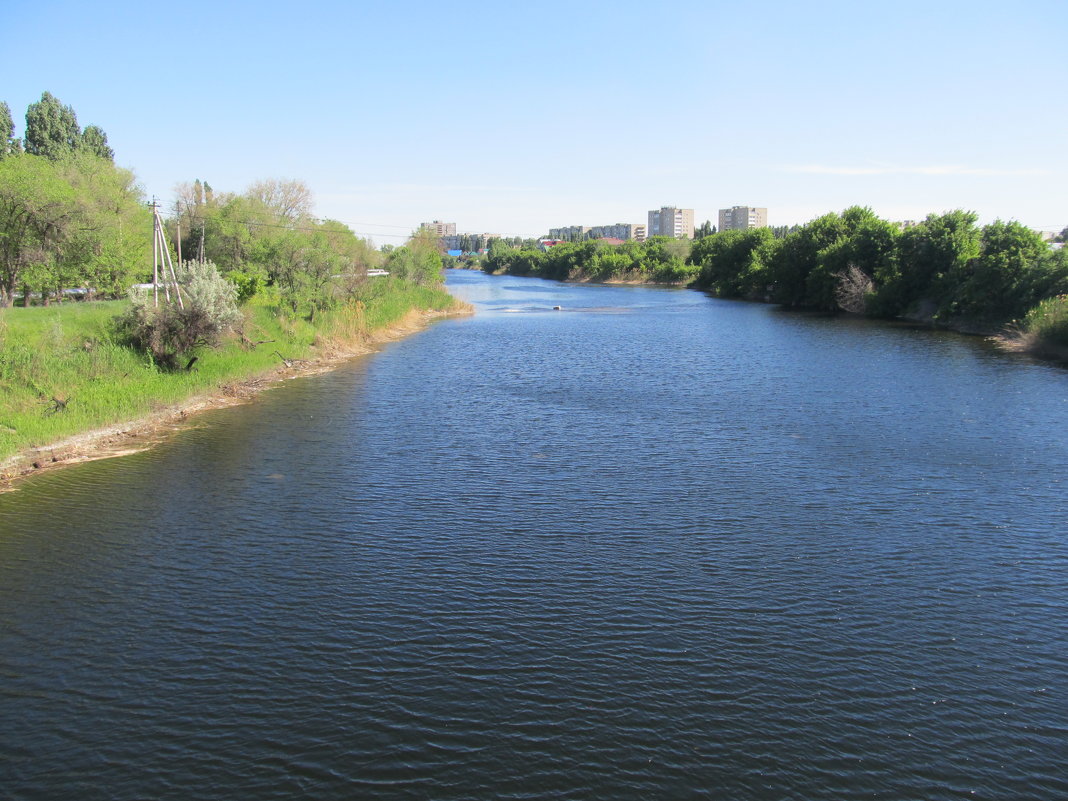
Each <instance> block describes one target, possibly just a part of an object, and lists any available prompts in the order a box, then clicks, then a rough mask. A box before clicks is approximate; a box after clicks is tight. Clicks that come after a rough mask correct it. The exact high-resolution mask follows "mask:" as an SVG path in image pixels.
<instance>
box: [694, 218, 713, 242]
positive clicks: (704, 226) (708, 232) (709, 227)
mask: <svg viewBox="0 0 1068 801" xmlns="http://www.w3.org/2000/svg"><path fill="white" fill-rule="evenodd" d="M714 233H716V226H714V225H713V224H712V221H711V220H705V221H704V222H703V223H701V224H700V225H699V226H697V227H696V228H695V229H694V232H693V238H694V239H704V238H705V237H706V236H712V234H714Z"/></svg>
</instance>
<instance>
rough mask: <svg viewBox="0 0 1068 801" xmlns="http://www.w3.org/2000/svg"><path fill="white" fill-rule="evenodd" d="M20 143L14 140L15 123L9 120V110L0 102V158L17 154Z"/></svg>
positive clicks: (20, 147) (20, 146)
mask: <svg viewBox="0 0 1068 801" xmlns="http://www.w3.org/2000/svg"><path fill="white" fill-rule="evenodd" d="M20 150H22V143H21V142H20V141H19V140H18V139H16V138H15V121H14V120H13V119H12V118H11V108H10V106H8V104H7V103H4V102H0V158H3V157H4V156H8V155H11V154H12V153H18V152H19V151H20Z"/></svg>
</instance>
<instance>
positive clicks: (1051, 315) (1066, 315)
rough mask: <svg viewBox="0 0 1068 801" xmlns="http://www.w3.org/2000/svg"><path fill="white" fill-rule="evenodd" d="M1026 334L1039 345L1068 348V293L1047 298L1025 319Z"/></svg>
mask: <svg viewBox="0 0 1068 801" xmlns="http://www.w3.org/2000/svg"><path fill="white" fill-rule="evenodd" d="M1023 329H1024V331H1025V334H1026V336H1028V338H1030V339H1031V340H1032V341H1033V342H1034V343H1035V344H1036V345H1038V346H1039V347H1041V346H1043V345H1045V346H1050V345H1052V346H1054V347H1057V348H1068V295H1058V296H1057V297H1055V298H1047V299H1046V300H1044V301H1042V302H1041V303H1039V304H1038V305H1037V306H1035V307H1034V308H1033V309H1031V311H1029V312H1028V313H1027V316H1026V317H1024V320H1023Z"/></svg>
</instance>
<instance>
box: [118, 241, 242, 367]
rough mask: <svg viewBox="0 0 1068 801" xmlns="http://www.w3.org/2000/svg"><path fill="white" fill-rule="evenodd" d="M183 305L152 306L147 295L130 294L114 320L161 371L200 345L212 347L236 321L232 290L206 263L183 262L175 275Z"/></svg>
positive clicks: (239, 318)
mask: <svg viewBox="0 0 1068 801" xmlns="http://www.w3.org/2000/svg"><path fill="white" fill-rule="evenodd" d="M178 283H179V287H180V289H181V293H182V299H183V303H182V305H181V306H179V305H178V302H177V298H173V299H172V300H171V301H169V302H164V303H162V304H161V305H160V306H155V305H154V304H153V303H152V302H151V301H150V298H149V296H148V294H147V293H144V292H136V293H135V294H133V295H131V298H130V300H131V304H130V309H129V311H128V312H126V314H124V315H123V316H121V317H120V318H119V320H118V327H119V330H120V332H121V333H122V334H123V335H124V336H125V337H126V339H127V340H128V341H129V342H130V343H131V344H132V345H133V346H134V347H136V348H138V349H140V350H143V351H145V352H146V353H148V354H149V355H150V356H151V357H152V361H153V362H155V363H156V364H157V365H158V366H159V367H161V368H163V369H164V370H175V369H177V368H178V367H179V366H180V360H181V359H182V358H183V357H184V356H188V355H190V354H191V353H192V352H193V351H194V350H196V349H197V348H200V347H207V346H214V345H217V344H218V342H219V339H220V337H221V336H222V335H223V334H224V333H225V332H226V331H228V330H229V329H230V328H232V327H233V326H234V325H235V324H236V323H237V322H238V321H240V320H241V312H240V311H239V310H238V308H237V303H236V298H237V287H235V286H234V285H233V284H232V283H231V282H229V281H227V280H226V279H225V278H223V277H222V276H221V275H219V271H218V270H217V269H216V267H215V265H214V264H212V263H211V262H204V263H198V262H184V263H183V264H182V266H181V269H180V270H179V271H178Z"/></svg>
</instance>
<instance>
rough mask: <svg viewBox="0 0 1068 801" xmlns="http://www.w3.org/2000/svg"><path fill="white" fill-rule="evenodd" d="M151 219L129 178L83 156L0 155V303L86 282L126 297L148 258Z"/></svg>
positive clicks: (102, 161)
mask: <svg viewBox="0 0 1068 801" xmlns="http://www.w3.org/2000/svg"><path fill="white" fill-rule="evenodd" d="M151 252H152V251H151V221H150V217H149V214H148V210H147V209H146V208H145V207H144V204H143V202H142V197H141V194H140V192H139V190H138V189H137V188H136V185H135V184H134V179H133V175H132V174H131V173H130V172H128V171H127V170H122V169H119V168H118V167H116V166H115V165H114V164H112V163H111V161H109V160H106V159H101V158H98V157H97V156H94V155H91V154H88V153H80V154H75V155H69V156H68V157H67V158H64V159H62V160H58V161H53V160H51V159H49V158H46V157H44V156H37V155H33V154H32V153H14V154H10V155H8V156H6V157H5V158H3V159H0V306H10V305H11V304H12V302H13V300H14V296H15V293H16V291H17V290H21V292H22V293H23V295H24V297H25V298H26V300H27V302H28V300H29V298H30V296H31V294H33V293H40V294H41V295H42V297H43V298H44V299H45V300H46V301H47V299H48V298H49V297H51V296H59V293H60V291H61V290H62V289H64V288H68V287H77V286H89V287H92V288H94V289H96V290H97V291H99V292H102V293H105V294H111V295H116V294H125V292H126V289H127V287H128V286H129V283H130V282H131V280H132V279H133V276H134V275H136V274H137V273H138V271H139V270H144V266H145V264H148V263H151Z"/></svg>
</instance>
